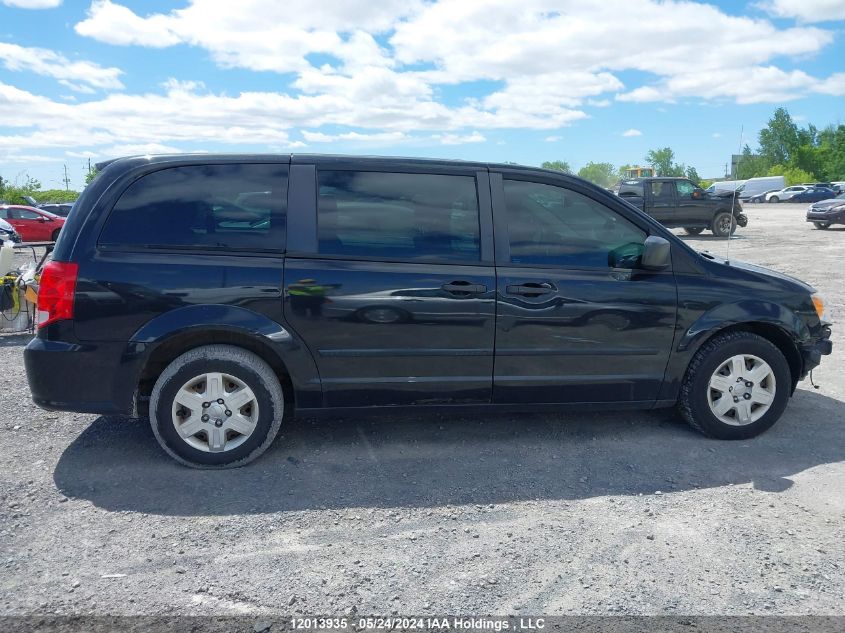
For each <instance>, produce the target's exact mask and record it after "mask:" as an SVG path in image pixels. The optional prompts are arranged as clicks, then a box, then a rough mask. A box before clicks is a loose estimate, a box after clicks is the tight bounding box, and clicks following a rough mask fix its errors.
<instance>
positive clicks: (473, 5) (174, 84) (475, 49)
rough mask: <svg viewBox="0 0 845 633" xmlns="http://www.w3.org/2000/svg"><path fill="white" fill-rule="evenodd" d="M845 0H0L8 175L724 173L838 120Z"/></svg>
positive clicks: (0, 83)
mask: <svg viewBox="0 0 845 633" xmlns="http://www.w3.org/2000/svg"><path fill="white" fill-rule="evenodd" d="M844 33H845V0H762V1H759V2H749V3H743V2H718V3H700V2H672V1H665V2H657V1H653V0H640V1H638V2H630V0H605V1H603V2H601V3H590V2H583V0H575V1H573V0H520V1H519V2H517V1H515V0H473V2H466V1H465V0H437V1H434V0H380V1H379V2H372V0H344V2H338V1H335V2H320V1H318V0H287V1H286V2H284V3H281V2H277V1H276V0H239V1H238V2H230V1H228V2H227V1H222V0H182V1H171V2H165V1H163V0H143V1H136V0H95V1H93V2H92V1H82V0H76V1H74V0H64V2H62V1H61V0H0V175H2V176H3V177H4V178H7V179H9V180H12V181H14V180H16V179H20V178H21V177H22V174H23V173H24V172H26V173H29V174H30V175H32V176H34V177H36V178H38V179H39V180H41V181H42V183H43V184H44V186H45V187H61V186H63V183H62V182H61V178H62V175H63V169H64V165H67V167H68V171H69V175H70V178H71V186H72V187H74V188H79V187H81V185H82V179H83V175H84V169H85V165H86V164H87V161H88V159H89V158H90V159H91V160H92V161H93V162H96V161H99V160H104V159H106V158H111V157H114V156H117V155H126V154H138V153H158V152H174V151H186V152H193V151H199V152H208V151H224V152H236V151H258V152H318V153H366V154H391V155H414V156H436V157H446V158H465V159H472V160H490V161H515V162H519V163H524V164H531V165H537V164H540V163H541V162H543V161H545V160H555V159H561V160H567V161H569V163H570V164H571V165H572V166H573V167H575V168H576V169H577V168H578V167H580V166H582V165H584V164H585V163H586V162H588V161H607V162H611V163H613V164H614V165H617V166H618V165H620V164H623V163H642V162H644V156H645V154H646V153H647V151H648V150H649V149H652V148H658V147H663V146H667V145H668V146H670V147H672V148H673V149H674V150H675V153H676V156H677V159H678V160H679V161H681V162H684V163H686V164H688V165H692V166H694V167H696V169H697V170H698V172H699V173H700V174H701V175H703V176H705V177H710V176H716V175H718V174H720V173H721V172H722V171H723V170H724V165H725V163H726V162H729V160H730V155H731V153H733V152H735V151H736V150H737V148H738V146H739V143H740V130H741V129H742V130H744V132H743V139H744V141H745V142H748V143H750V144H751V145H752V147H753V146H754V145H755V141H756V138H757V132H758V131H759V129H760V128H761V127H762V126H764V125H765V123H766V121H767V120H768V118H769V117H770V116H771V114H772V112H773V111H774V109H775V108H776V107H778V106H781V105H784V106H786V107H787V108H788V109H789V111H790V113H791V114H792V115H793V117H794V118H796V119H797V120H798V121H799V123H800V124H802V125H805V124H808V123H813V124H815V125H816V126H819V127H822V126H825V125H828V124H830V123H845V37H843V34H844Z"/></svg>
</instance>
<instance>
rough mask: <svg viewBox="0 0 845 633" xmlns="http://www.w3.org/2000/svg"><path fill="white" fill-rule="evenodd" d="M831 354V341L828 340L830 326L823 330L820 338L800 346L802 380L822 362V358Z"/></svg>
mask: <svg viewBox="0 0 845 633" xmlns="http://www.w3.org/2000/svg"><path fill="white" fill-rule="evenodd" d="M831 352H833V341H831V340H830V326H829V325H826V326H824V328H823V332H822V337H821V338H819V339H815V340H813V341H810V342H807V343H805V344H804V345H802V346H801V358H802V359H803V361H804V368H803V371H802V373H801V377H802V378H804V377H805V376H806V375H807V374H809V373H810V372H811V371H812V370H813V369H815V368H816V367H818V366H819V363H821V362H822V356H828V355H829V354H830V353H831Z"/></svg>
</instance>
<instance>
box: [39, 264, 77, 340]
mask: <svg viewBox="0 0 845 633" xmlns="http://www.w3.org/2000/svg"><path fill="white" fill-rule="evenodd" d="M78 273H79V264H74V263H71V262H52V261H51V262H47V263H46V264H44V268H43V269H42V270H41V281H40V282H39V284H38V327H39V328H42V327H44V326H45V325H48V324H49V323H53V322H54V321H61V320H62V319H72V318H73V295H74V293H75V292H76V278H77V275H78Z"/></svg>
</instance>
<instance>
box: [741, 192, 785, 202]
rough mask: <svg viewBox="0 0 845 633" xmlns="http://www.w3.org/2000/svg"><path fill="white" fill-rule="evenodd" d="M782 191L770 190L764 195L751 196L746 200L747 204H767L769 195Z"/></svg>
mask: <svg viewBox="0 0 845 633" xmlns="http://www.w3.org/2000/svg"><path fill="white" fill-rule="evenodd" d="M778 191H780V189H769V190H768V191H764V192H763V193H758V194H757V195H756V196H751V197H750V198H748V199H747V200H746V202H766V199H767V198H768V196H769V194H771V193H776V192H778Z"/></svg>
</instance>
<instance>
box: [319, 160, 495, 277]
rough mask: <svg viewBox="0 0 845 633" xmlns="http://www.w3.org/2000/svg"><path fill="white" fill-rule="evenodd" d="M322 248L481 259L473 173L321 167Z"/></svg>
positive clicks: (332, 251)
mask: <svg viewBox="0 0 845 633" xmlns="http://www.w3.org/2000/svg"><path fill="white" fill-rule="evenodd" d="M319 185H320V194H319V200H318V207H317V227H318V237H319V252H320V253H321V254H328V255H345V256H349V257H374V258H388V259H393V258H396V259H403V260H416V259H433V260H440V259H443V260H451V261H456V260H458V261H473V262H475V261H479V260H480V258H481V257H480V250H479V223H478V196H477V192H476V187H475V178H474V177H472V176H447V175H440V174H400V173H384V172H362V171H321V172H320V174H319Z"/></svg>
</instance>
